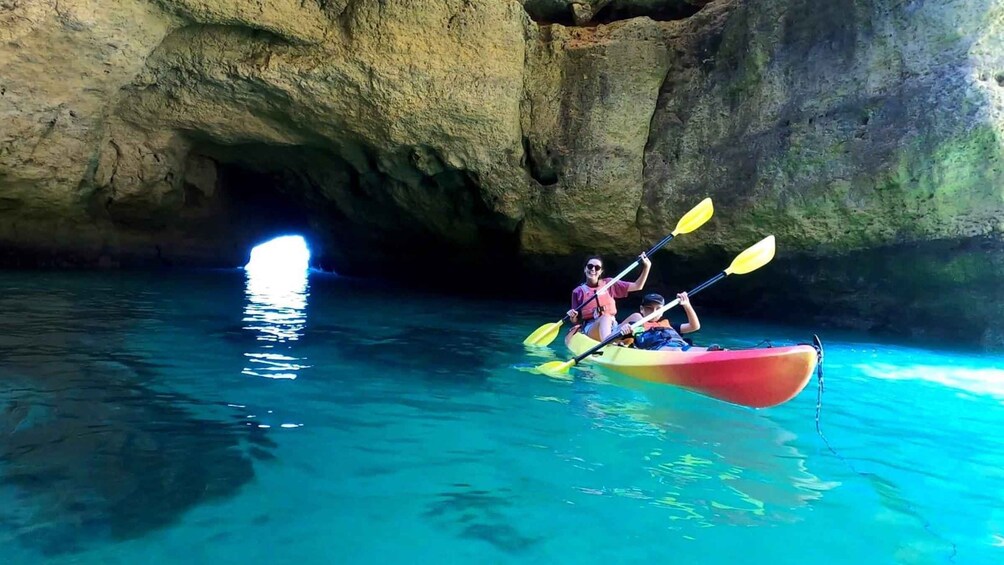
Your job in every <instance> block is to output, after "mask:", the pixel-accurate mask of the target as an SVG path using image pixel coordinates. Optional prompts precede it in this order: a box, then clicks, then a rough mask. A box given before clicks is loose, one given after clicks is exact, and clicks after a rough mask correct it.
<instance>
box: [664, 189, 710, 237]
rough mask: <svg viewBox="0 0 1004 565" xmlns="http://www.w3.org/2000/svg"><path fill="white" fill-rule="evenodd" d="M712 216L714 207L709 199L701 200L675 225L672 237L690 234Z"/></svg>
mask: <svg viewBox="0 0 1004 565" xmlns="http://www.w3.org/2000/svg"><path fill="white" fill-rule="evenodd" d="M714 214H715V207H714V205H713V204H711V199H710V198H705V199H704V200H701V203H700V204H698V205H697V206H694V207H693V209H691V210H690V211H689V212H687V213H686V214H685V215H684V216H683V217H682V218H680V221H679V222H677V223H676V229H675V230H673V235H674V236H676V235H677V234H681V233H690V232H692V231H694V230H696V229H697V228H699V227H701V226H703V225H704V223H705V222H707V221H708V220H710V219H711V216H713V215H714Z"/></svg>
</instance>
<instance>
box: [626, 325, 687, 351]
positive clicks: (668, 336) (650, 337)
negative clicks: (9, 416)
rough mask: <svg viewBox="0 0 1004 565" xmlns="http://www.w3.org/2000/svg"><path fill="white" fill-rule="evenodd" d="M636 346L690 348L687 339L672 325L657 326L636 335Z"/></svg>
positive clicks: (684, 349) (643, 347)
mask: <svg viewBox="0 0 1004 565" xmlns="http://www.w3.org/2000/svg"><path fill="white" fill-rule="evenodd" d="M634 346H635V347H637V348H638V349H677V348H678V349H682V350H683V351H686V350H688V349H690V344H689V343H687V340H685V339H683V336H681V335H680V334H679V333H677V331H676V330H675V329H673V327H672V326H669V327H665V326H657V327H654V328H652V329H650V330H646V331H644V332H642V333H640V334H638V335H636V336H634Z"/></svg>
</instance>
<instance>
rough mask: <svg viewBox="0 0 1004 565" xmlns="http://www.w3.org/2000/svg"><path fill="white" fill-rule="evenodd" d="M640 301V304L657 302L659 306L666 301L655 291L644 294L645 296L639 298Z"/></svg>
mask: <svg viewBox="0 0 1004 565" xmlns="http://www.w3.org/2000/svg"><path fill="white" fill-rule="evenodd" d="M641 303H642V304H658V305H659V306H662V305H663V304H665V303H666V299H665V298H663V297H662V295H661V294H656V293H654V292H653V293H650V294H646V295H645V298H642V299H641Z"/></svg>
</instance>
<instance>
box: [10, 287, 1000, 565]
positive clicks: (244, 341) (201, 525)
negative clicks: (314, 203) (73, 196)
mask: <svg viewBox="0 0 1004 565" xmlns="http://www.w3.org/2000/svg"><path fill="white" fill-rule="evenodd" d="M709 292H710V291H709ZM562 298H563V297H558V298H557V299H556V301H555V304H553V305H552V306H551V307H545V306H541V305H534V304H513V303H510V302H501V301H487V300H466V299H455V298H448V297H442V296H434V295H420V294H404V295H402V294H401V293H400V291H397V290H394V291H392V290H391V289H387V288H378V287H373V286H370V285H365V284H362V283H359V282H353V281H349V280H345V279H339V278H337V277H334V276H331V275H322V274H316V273H314V274H311V275H310V278H309V281H308V280H306V279H305V278H303V277H297V276H296V275H291V276H288V277H286V278H285V279H284V280H278V281H271V282H270V281H260V280H251V281H248V280H246V279H245V274H244V273H243V272H240V271H226V272H191V273H169V274H164V273H142V272H138V273H130V272H116V273H10V272H9V273H0V374H2V376H3V378H2V380H0V563H4V564H6V565H22V564H35V563H40V562H45V563H78V564H90V563H94V564H98V563H101V564H116V563H122V564H126V563H129V564H131V563H152V564H161V563H178V562H186V563H235V564H236V563H241V564H247V563H302V564H314V563H413V562H429V563H441V562H451V563H466V562H477V563H558V562H565V563H604V562H606V563H609V562H616V563H652V562H654V561H656V560H659V561H663V562H665V561H667V560H668V561H670V562H700V563H737V562H738V563H771V564H782V563H799V564H802V563H822V564H828V563H854V562H862V563H1000V562H1002V561H1004V504H1002V494H1004V437H1002V434H1001V431H1000V430H1001V425H1002V424H1004V363H1002V358H1001V357H994V356H988V355H981V354H978V353H975V352H966V351H953V350H949V349H942V350H932V349H920V348H917V347H908V346H903V345H893V344H885V343H876V342H874V341H872V340H870V339H869V338H867V337H865V336H862V335H853V334H834V333H826V332H823V333H822V334H821V337H822V338H823V341H824V343H825V344H826V346H827V349H826V353H827V356H826V363H825V371H826V372H825V377H826V390H825V393H824V394H823V407H822V417H821V429H822V432H823V434H824V435H825V440H826V441H824V440H823V438H821V437H820V435H818V434H817V432H816V422H815V411H816V397H817V389H816V383H815V381H813V383H811V384H810V386H809V387H808V388H807V389H806V390H805V391H803V393H802V394H800V395H799V396H798V397H797V398H795V399H794V400H792V401H791V402H789V403H787V404H785V405H782V406H780V407H776V408H771V409H767V410H761V411H754V410H749V409H745V408H740V407H735V406H731V405H727V404H724V403H721V402H717V401H714V400H710V399H706V398H703V397H700V396H697V395H694V394H691V393H687V392H683V391H680V390H676V389H672V388H668V387H663V386H659V385H654V384H647V383H641V382H638V381H633V380H630V379H625V378H620V377H618V376H616V375H614V374H611V373H607V372H605V371H603V370H600V369H584V370H578V371H576V372H575V373H574V374H575V378H574V379H573V380H571V381H562V380H554V379H550V378H547V377H543V376H540V375H536V374H533V373H530V372H526V371H522V370H520V368H522V367H527V366H530V365H533V364H534V363H537V362H540V361H541V360H543V359H545V358H564V357H565V356H566V355H567V352H566V351H565V350H564V348H563V347H561V346H560V345H559V344H560V341H559V342H556V343H555V344H554V346H553V348H552V349H550V350H545V351H543V352H536V353H534V355H536V356H530V355H528V353H527V351H525V350H524V349H523V348H522V346H521V345H520V342H521V340H522V338H523V337H524V336H525V335H526V334H527V333H528V332H529V331H530V330H532V329H533V328H535V327H536V326H538V325H539V324H541V323H543V322H545V321H552V320H554V319H557V318H558V317H560V314H561V312H562V311H563V308H564V301H563V299H562ZM694 302H695V305H696V306H697V307H698V308H699V306H700V304H699V300H697V299H696V298H695V301H694ZM703 321H704V326H705V329H704V330H702V332H701V334H700V338H699V340H700V341H703V342H706V343H707V342H712V341H716V342H719V343H723V344H726V345H729V346H732V347H736V346H742V345H754V344H756V343H757V342H759V341H760V340H761V339H763V338H768V337H769V338H771V339H773V340H775V342H777V343H781V342H785V341H803V340H806V339H807V338H809V337H811V332H810V331H809V330H802V329H797V328H785V327H772V326H766V325H751V324H739V323H735V322H728V321H726V320H716V319H705V320H703ZM827 442H828V443H829V446H832V448H833V449H834V450H835V452H836V453H834V451H831V450H830V448H829V447H828V445H827Z"/></svg>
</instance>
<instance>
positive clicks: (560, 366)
mask: <svg viewBox="0 0 1004 565" xmlns="http://www.w3.org/2000/svg"><path fill="white" fill-rule="evenodd" d="M574 364H575V361H548V362H547V363H544V364H542V365H537V371H538V372H541V373H544V374H552V375H556V374H561V373H567V372H568V370H569V369H571V368H572V365H574Z"/></svg>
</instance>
